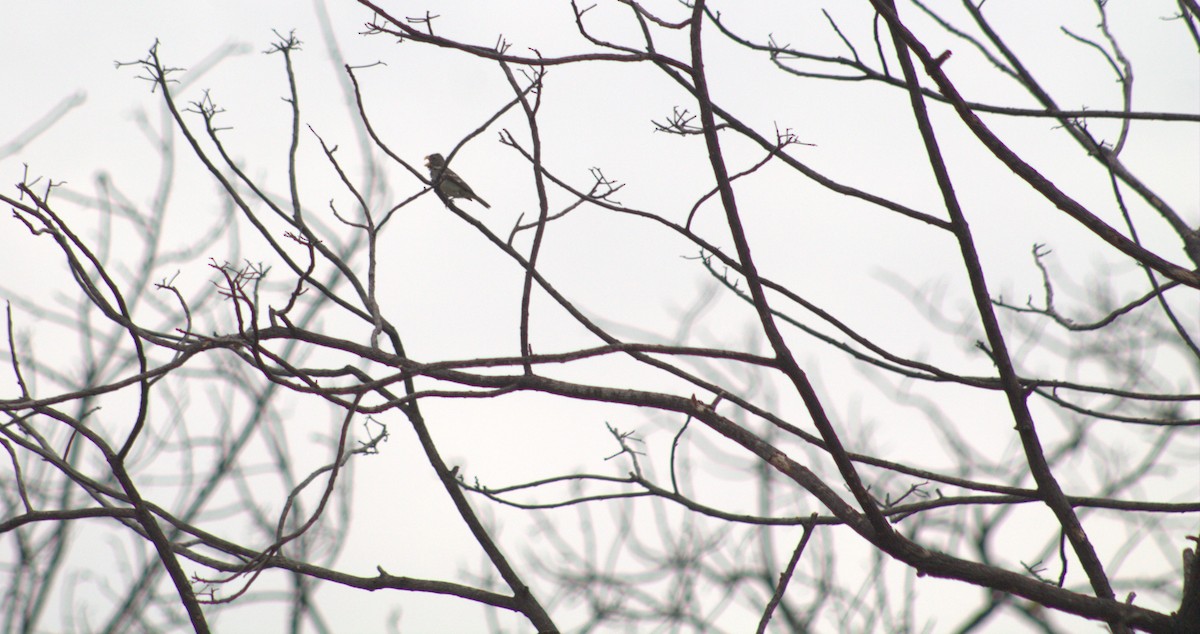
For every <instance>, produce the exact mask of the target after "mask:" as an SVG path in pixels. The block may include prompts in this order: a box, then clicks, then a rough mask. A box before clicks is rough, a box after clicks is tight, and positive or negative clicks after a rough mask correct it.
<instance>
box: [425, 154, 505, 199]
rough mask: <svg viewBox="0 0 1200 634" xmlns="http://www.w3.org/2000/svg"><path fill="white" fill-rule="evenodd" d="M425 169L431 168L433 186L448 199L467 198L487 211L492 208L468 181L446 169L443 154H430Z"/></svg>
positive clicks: (430, 175) (430, 174)
mask: <svg viewBox="0 0 1200 634" xmlns="http://www.w3.org/2000/svg"><path fill="white" fill-rule="evenodd" d="M425 167H428V168H429V177H430V178H431V179H433V184H434V185H435V186H436V187H437V189H438V191H439V192H441V193H442V195H443V196H445V197H446V198H466V199H467V200H474V201H475V202H477V203H479V204H481V205H483V206H484V207H485V208H487V209H491V208H492V206H491V205H489V204H487V201H486V200H484V199H482V198H480V197H479V194H476V193H475V192H474V190H472V189H471V186H470V185H468V184H467V181H465V180H463V179H462V177H461V176H459V175H458V174H455V173H454V170H452V169H450V168H448V167H446V159H445V158H443V157H442V155H441V154H430V155H429V156H426V157H425Z"/></svg>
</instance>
